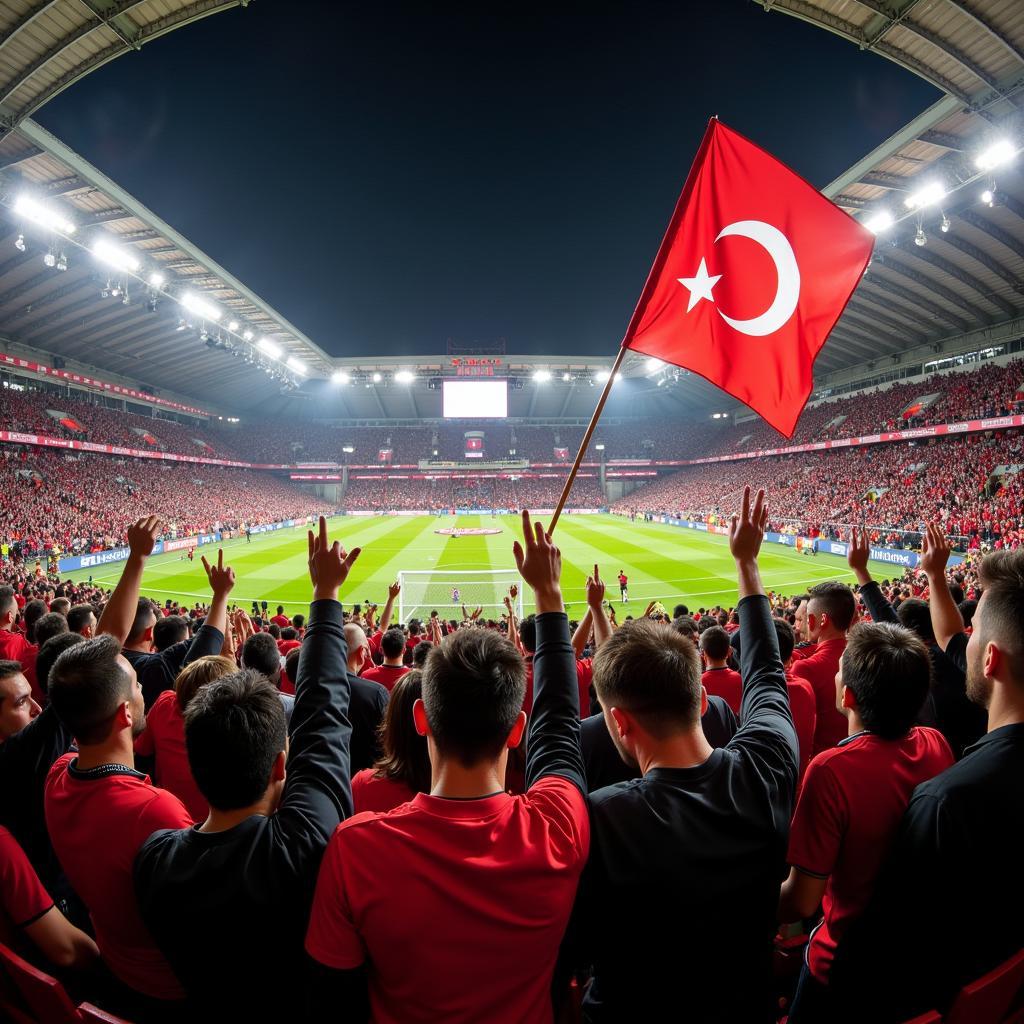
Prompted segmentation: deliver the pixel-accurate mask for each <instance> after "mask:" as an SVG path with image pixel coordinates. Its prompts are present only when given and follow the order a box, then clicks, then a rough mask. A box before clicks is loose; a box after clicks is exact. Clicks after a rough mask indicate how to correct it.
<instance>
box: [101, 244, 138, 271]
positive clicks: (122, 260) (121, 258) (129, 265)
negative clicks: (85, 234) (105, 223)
mask: <svg viewBox="0 0 1024 1024" xmlns="http://www.w3.org/2000/svg"><path fill="white" fill-rule="evenodd" d="M92 254H93V256H95V257H96V259H98V260H99V261H100V262H101V263H106V264H107V265H108V266H111V267H117V269H118V270H130V271H131V272H132V273H134V272H135V271H136V270H138V269H139V261H138V260H137V259H136V258H135V256H133V255H132V254H131V253H130V252H128V251H127V250H125V249H122V248H121V246H119V245H115V244H114V243H113V242H110V241H108V240H107V239H106V238H98V239H96V241H95V242H93V244H92Z"/></svg>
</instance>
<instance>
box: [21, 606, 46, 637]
mask: <svg viewBox="0 0 1024 1024" xmlns="http://www.w3.org/2000/svg"><path fill="white" fill-rule="evenodd" d="M45 614H46V602H45V601H40V600H39V598H38V597H37V598H34V599H33V600H31V601H29V602H28V604H26V605H25V607H24V608H23V609H22V612H21V617H22V619H23V621H24V624H25V633H26V635H27V636H28V638H29V639H30V640H31V639H33V638H34V636H35V632H34V630H35V625H36V623H37V622H38V621H39V620H40V619H41V618H42V617H43V616H44V615H45Z"/></svg>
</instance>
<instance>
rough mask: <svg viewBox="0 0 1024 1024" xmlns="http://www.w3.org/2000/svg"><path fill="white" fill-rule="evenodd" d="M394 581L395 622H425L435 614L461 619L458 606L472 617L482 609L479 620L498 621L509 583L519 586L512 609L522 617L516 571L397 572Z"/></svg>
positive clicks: (520, 592)
mask: <svg viewBox="0 0 1024 1024" xmlns="http://www.w3.org/2000/svg"><path fill="white" fill-rule="evenodd" d="M398 582H399V583H400V584H401V586H402V589H401V591H399V594H398V619H399V621H400V622H403V623H407V622H408V621H409V620H410V619H427V618H429V617H430V613H431V612H437V614H438V615H439V616H440V617H441V618H442V619H461V618H462V606H463V605H465V606H466V611H467V612H469V613H470V614H472V613H473V612H474V611H475V610H476V609H477V608H482V609H483V611H482V612H481V613H480V617H481V618H483V619H500V618H501V616H502V614H503V613H504V612H505V598H506V597H507V596H508V592H509V588H510V587H511V586H512V584H513V583H514V584H516V585H517V586H518V587H519V593H518V594H517V595H516V600H515V605H514V607H515V610H516V615H517V616H518V617H519V618H522V616H523V581H522V578H521V577H520V575H519V572H518V571H517V570H516V569H480V570H476V571H472V570H470V571H467V570H460V571H455V570H443V569H432V570H428V571H410V572H400V573H399V574H398Z"/></svg>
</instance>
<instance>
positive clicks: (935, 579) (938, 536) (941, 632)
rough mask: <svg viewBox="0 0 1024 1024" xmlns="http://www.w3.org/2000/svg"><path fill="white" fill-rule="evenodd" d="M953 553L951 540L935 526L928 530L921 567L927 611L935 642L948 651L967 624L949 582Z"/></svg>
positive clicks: (927, 528) (931, 525) (929, 525)
mask: <svg viewBox="0 0 1024 1024" xmlns="http://www.w3.org/2000/svg"><path fill="white" fill-rule="evenodd" d="M951 550H952V548H951V546H950V543H949V540H948V539H947V537H946V536H945V534H944V533H943V532H942V530H940V529H939V527H938V526H936V525H935V523H929V524H928V526H927V527H926V528H925V532H924V537H923V538H922V545H921V561H920V562H919V563H918V564H919V567H920V568H921V569H923V570H924V574H925V576H927V577H928V611H929V612H930V613H931V618H932V632H933V633H934V634H935V642H936V643H937V644H938V645H939V646H940V647H941V648H942V649H943V650H945V649H946V648H947V647H948V646H949V641H950V640H952V639H953V637H955V636H956V635H957V634H959V633H962V632H963V631H964V620H963V616H962V615H961V614H960V609H959V608H958V607H957V606H956V602H955V601H954V600H953V595H952V594H951V593H950V591H949V583H948V582H947V580H946V563H947V562H948V561H949V553H950V551H951Z"/></svg>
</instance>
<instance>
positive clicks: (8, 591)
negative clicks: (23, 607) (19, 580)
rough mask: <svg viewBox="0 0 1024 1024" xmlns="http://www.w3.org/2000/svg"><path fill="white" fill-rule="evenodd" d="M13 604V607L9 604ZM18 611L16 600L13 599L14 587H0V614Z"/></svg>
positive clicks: (15, 613) (14, 613) (13, 613)
mask: <svg viewBox="0 0 1024 1024" xmlns="http://www.w3.org/2000/svg"><path fill="white" fill-rule="evenodd" d="M12 605H13V606H14V607H13V608H12V607H11V606H12ZM8 612H10V613H11V614H12V615H17V613H18V602H17V601H16V600H15V599H14V587H7V586H4V587H0V615H6V614H7V613H8Z"/></svg>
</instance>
